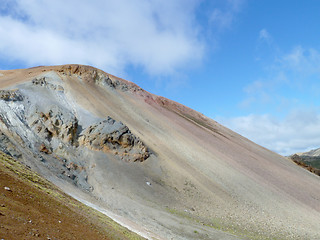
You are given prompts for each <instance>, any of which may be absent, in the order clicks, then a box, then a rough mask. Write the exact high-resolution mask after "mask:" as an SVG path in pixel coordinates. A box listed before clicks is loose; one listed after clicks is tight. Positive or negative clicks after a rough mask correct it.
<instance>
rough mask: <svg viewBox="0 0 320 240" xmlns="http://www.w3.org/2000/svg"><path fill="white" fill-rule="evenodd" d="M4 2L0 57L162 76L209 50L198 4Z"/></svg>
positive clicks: (0, 13) (59, 0)
mask: <svg viewBox="0 0 320 240" xmlns="http://www.w3.org/2000/svg"><path fill="white" fill-rule="evenodd" d="M4 2H5V4H4V5H2V8H1V11H0V55H1V57H2V58H7V59H8V60H20V61H23V62H25V63H26V64H28V65H36V64H41V65H42V64H63V63H84V64H91V65H95V66H97V67H100V68H103V69H108V70H111V71H113V72H115V73H118V72H121V71H123V69H125V67H126V66H127V65H135V66H139V67H142V68H143V69H144V70H145V71H147V72H148V73H150V74H163V73H171V72H174V71H176V70H177V69H178V68H180V67H185V66H187V65H188V64H190V63H197V62H199V61H201V59H202V57H203V54H204V49H205V47H206V44H205V42H204V41H202V40H201V38H200V34H199V32H198V30H197V29H198V27H199V25H198V23H197V21H196V20H195V9H196V7H197V1H194V0H190V1H188V4H186V3H185V1H183V0H174V1H166V2H164V1H160V0H155V1H147V0H142V1H130V0H123V1H113V0H92V1H90V3H88V2H87V1H78V0H77V1H76V0H69V1H62V0H55V1H43V0H42V1H36V0H29V1H24V0H17V1H14V3H15V4H9V2H8V1H4ZM11 2H13V1H11ZM1 4H2V3H1Z"/></svg>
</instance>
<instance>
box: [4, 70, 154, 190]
mask: <svg viewBox="0 0 320 240" xmlns="http://www.w3.org/2000/svg"><path fill="white" fill-rule="evenodd" d="M57 80H58V81H59V79H58V78H57V76H56V75H55V74H54V73H51V74H49V75H47V76H42V77H36V78H33V79H32V81H31V82H28V83H24V84H22V85H20V86H19V90H17V89H12V90H11V89H8V90H1V91H0V126H1V138H2V139H3V141H1V143H0V148H1V150H3V151H4V152H5V153H7V154H9V155H11V156H13V157H16V158H20V159H21V161H22V162H25V163H28V164H30V160H28V159H29V158H30V157H31V156H32V157H34V158H36V159H39V160H40V161H39V162H38V163H37V164H38V166H37V167H40V168H41V167H46V168H48V169H50V171H53V172H54V173H55V174H56V175H57V176H59V177H61V178H63V179H67V180H69V181H72V182H73V183H75V184H77V185H78V186H79V187H81V188H83V189H85V190H89V191H92V186H90V184H88V182H87V177H88V176H87V168H88V166H87V165H86V163H85V162H83V161H80V160H79V158H78V157H77V155H78V153H79V152H81V151H82V150H83V149H84V148H88V149H91V150H94V151H103V152H104V153H108V154H111V155H113V156H114V157H115V158H116V159H119V160H121V161H126V162H130V161H132V162H135V161H144V160H146V159H147V158H148V157H149V155H150V153H149V150H148V148H147V147H146V146H145V145H144V144H143V142H142V141H141V140H139V138H137V137H136V136H134V134H132V133H131V132H130V130H129V128H128V127H127V126H125V125H124V124H123V123H121V122H119V121H116V120H114V119H112V118H111V117H110V116H108V117H107V119H101V118H98V117H96V118H94V119H93V120H94V121H95V122H92V124H91V125H88V124H87V123H85V124H84V125H83V124H82V121H81V120H79V117H80V118H81V111H80V112H79V111H77V109H76V108H77V107H76V106H75V104H76V103H74V102H72V101H69V99H68V98H67V96H66V95H65V92H64V88H63V87H62V86H61V85H60V84H59V82H57ZM40 165H43V166H40Z"/></svg>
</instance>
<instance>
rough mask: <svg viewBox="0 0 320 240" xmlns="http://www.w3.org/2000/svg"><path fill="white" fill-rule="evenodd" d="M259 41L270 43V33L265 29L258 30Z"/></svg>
mask: <svg viewBox="0 0 320 240" xmlns="http://www.w3.org/2000/svg"><path fill="white" fill-rule="evenodd" d="M259 39H260V40H262V41H266V42H267V43H271V41H272V37H271V35H270V33H269V32H268V31H267V30H266V29H265V28H263V29H261V30H260V32H259Z"/></svg>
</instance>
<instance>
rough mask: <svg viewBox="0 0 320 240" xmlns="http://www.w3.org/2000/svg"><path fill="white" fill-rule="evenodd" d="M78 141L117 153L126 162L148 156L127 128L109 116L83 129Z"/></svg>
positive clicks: (140, 143) (144, 148) (92, 147)
mask: <svg viewBox="0 0 320 240" xmlns="http://www.w3.org/2000/svg"><path fill="white" fill-rule="evenodd" d="M79 143H80V145H84V146H87V147H89V148H91V149H94V150H101V151H104V152H107V153H113V154H115V155H119V156H120V158H121V159H122V160H124V161H126V162H129V161H133V162H135V161H140V162H142V161H144V160H146V159H147V158H148V157H149V151H148V149H147V148H146V147H145V146H144V144H143V143H142V142H141V141H140V140H139V139H138V138H137V137H135V136H134V135H133V134H132V133H131V132H130V130H129V128H128V127H127V126H125V125H124V124H123V123H121V122H117V121H115V120H114V119H112V118H111V117H108V119H107V120H103V121H100V122H98V123H96V124H94V125H91V126H89V127H88V128H87V129H85V130H84V131H83V133H82V135H81V137H80V139H79Z"/></svg>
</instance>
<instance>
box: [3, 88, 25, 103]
mask: <svg viewBox="0 0 320 240" xmlns="http://www.w3.org/2000/svg"><path fill="white" fill-rule="evenodd" d="M0 99H2V100H5V101H22V100H23V97H22V95H21V93H20V91H19V90H0Z"/></svg>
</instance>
